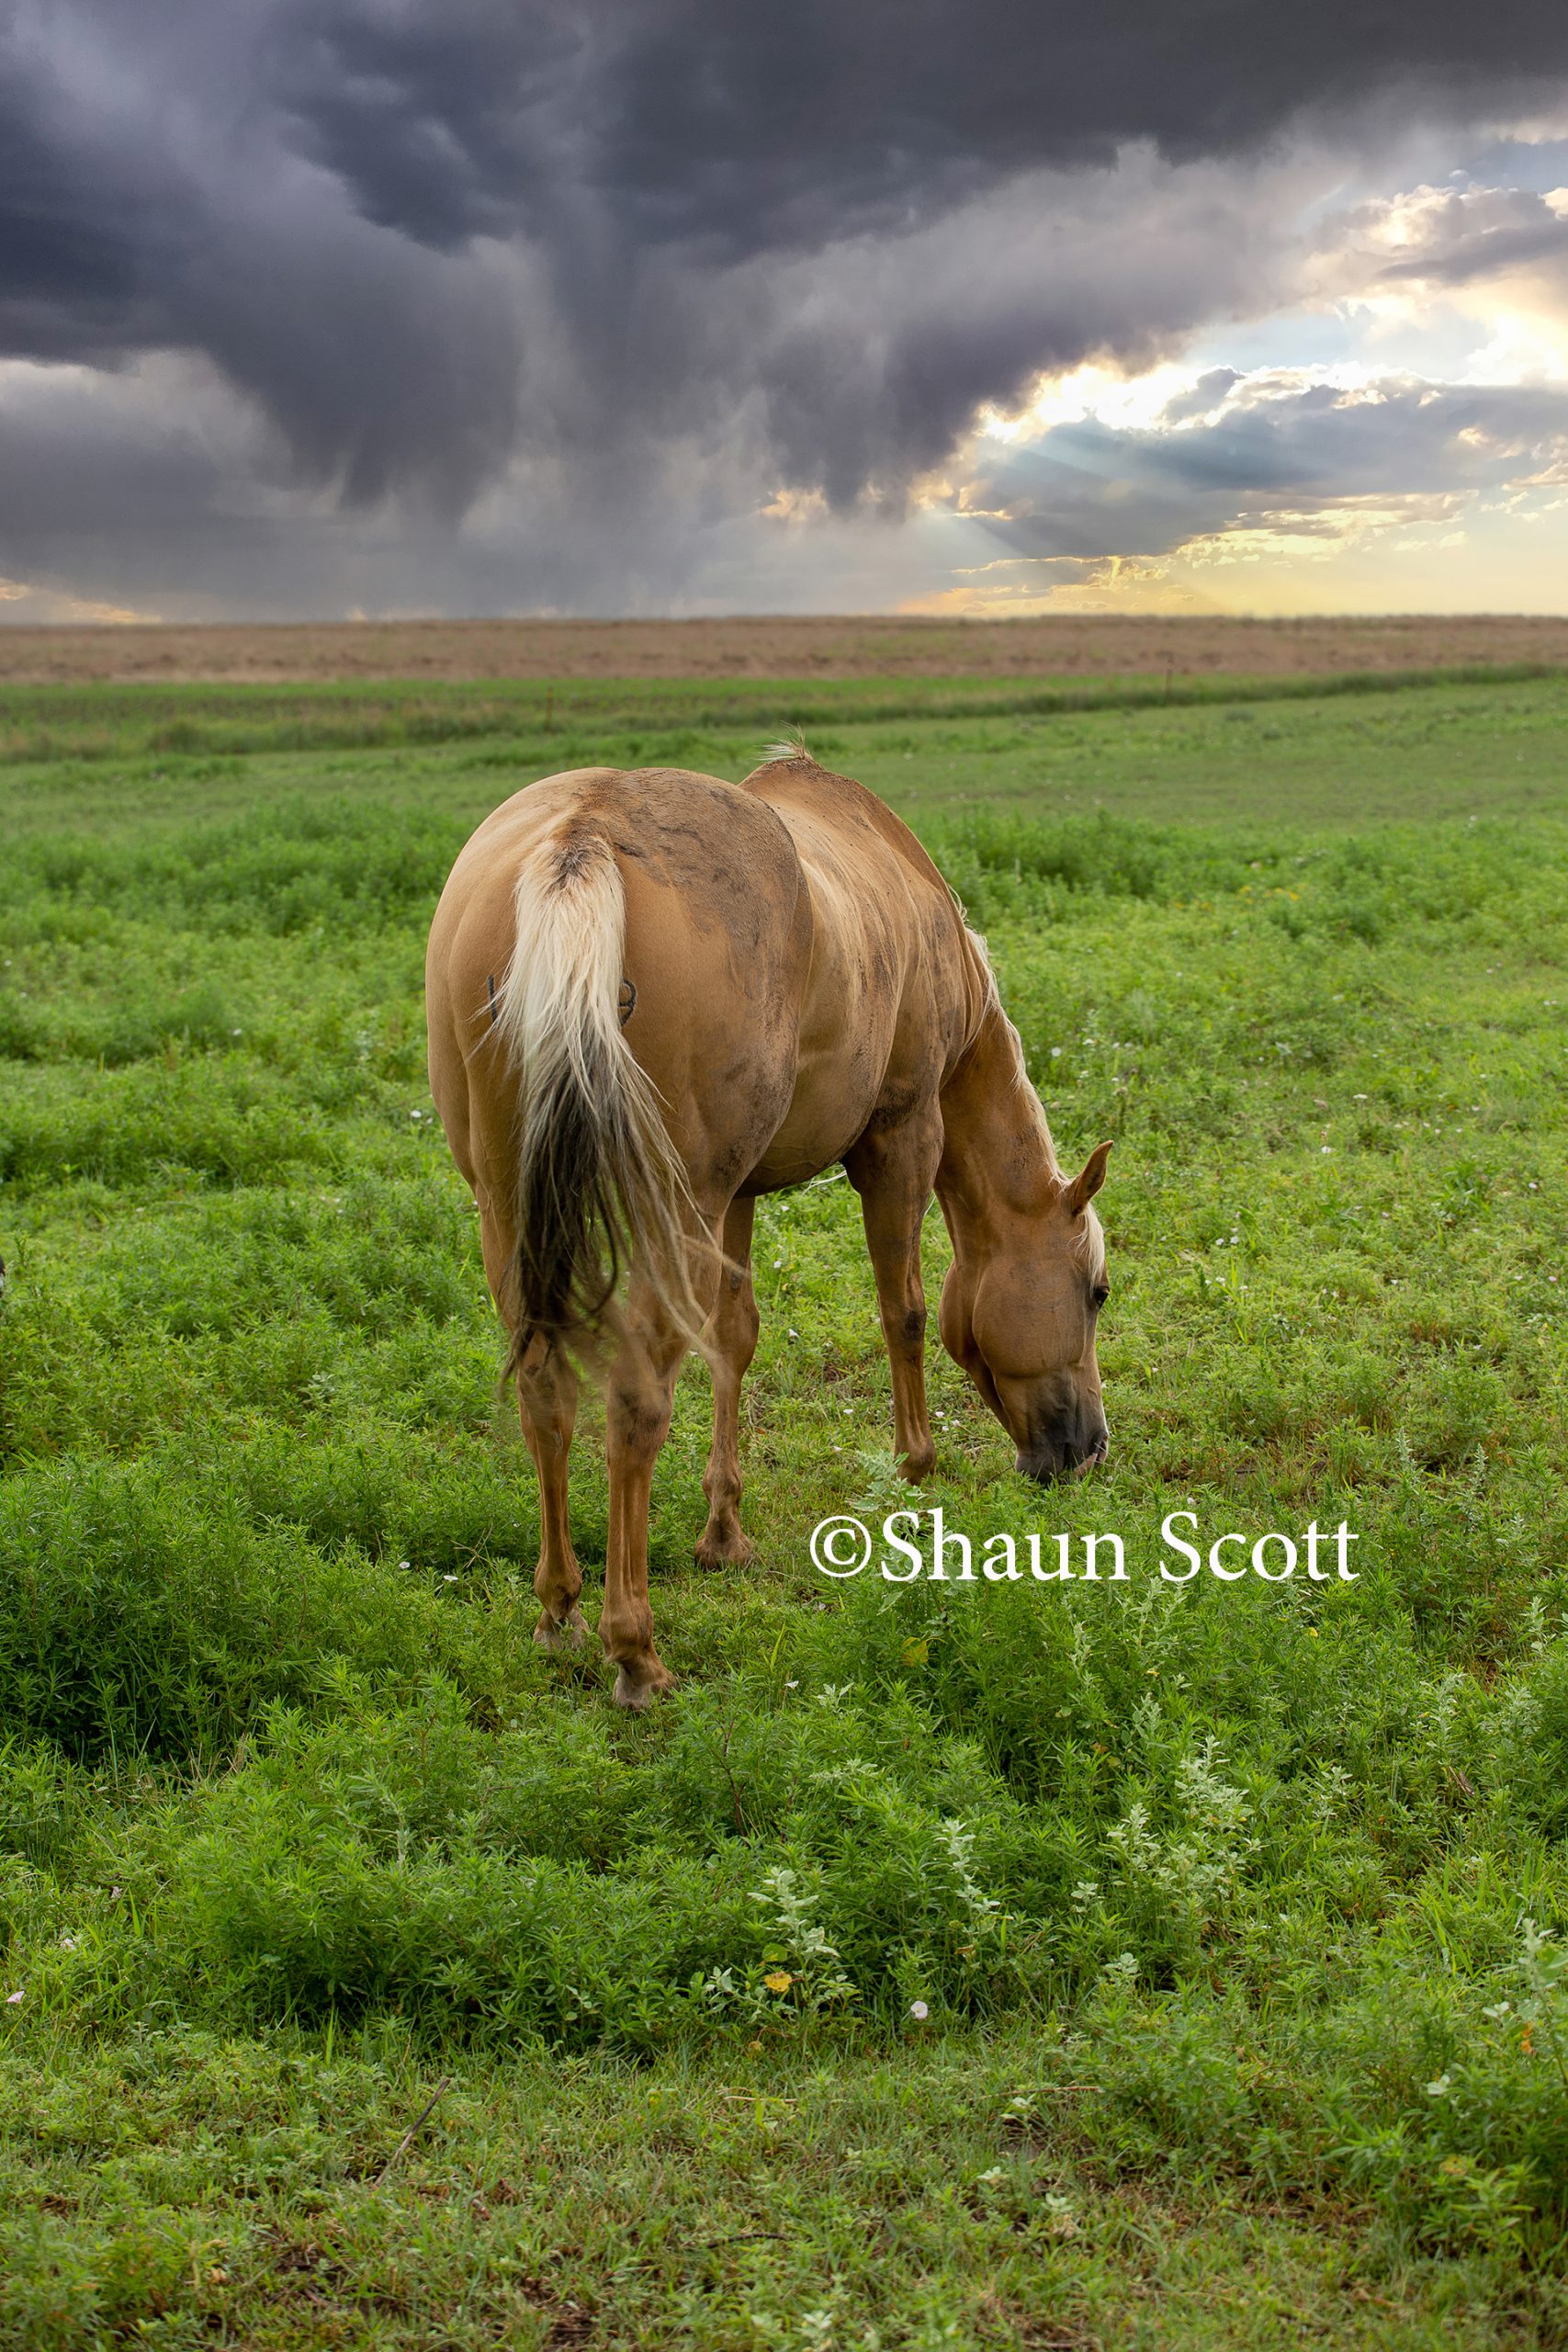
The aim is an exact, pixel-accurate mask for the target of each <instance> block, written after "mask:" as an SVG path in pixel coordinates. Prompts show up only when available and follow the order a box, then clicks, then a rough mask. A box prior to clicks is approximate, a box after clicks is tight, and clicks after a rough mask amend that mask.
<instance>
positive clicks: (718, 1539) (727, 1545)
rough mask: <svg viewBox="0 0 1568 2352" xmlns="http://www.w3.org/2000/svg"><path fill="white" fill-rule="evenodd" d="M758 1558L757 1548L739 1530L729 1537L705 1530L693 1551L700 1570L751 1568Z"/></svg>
mask: <svg viewBox="0 0 1568 2352" xmlns="http://www.w3.org/2000/svg"><path fill="white" fill-rule="evenodd" d="M756 1556H757V1546H756V1545H755V1544H753V1543H752V1541H751V1538H750V1536H749V1535H743V1534H742V1533H741V1532H740V1530H739V1528H737V1529H736V1530H735V1532H734V1533H733V1534H729V1535H713V1534H710V1533H708V1532H707V1531H706V1530H704V1532H703V1533H702V1534H701V1535H699V1536H698V1538H697V1540H696V1543H695V1544H694V1546H693V1549H692V1557H693V1559H694V1560H695V1562H696V1564H697V1566H698V1567H699V1568H749V1567H750V1565H751V1563H752V1561H753V1560H754V1559H755V1558H756Z"/></svg>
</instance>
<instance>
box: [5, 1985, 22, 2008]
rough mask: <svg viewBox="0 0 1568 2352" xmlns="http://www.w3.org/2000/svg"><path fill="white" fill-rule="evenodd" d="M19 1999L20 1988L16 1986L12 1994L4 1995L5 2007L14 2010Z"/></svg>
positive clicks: (20, 1994) (20, 1995)
mask: <svg viewBox="0 0 1568 2352" xmlns="http://www.w3.org/2000/svg"><path fill="white" fill-rule="evenodd" d="M21 1997H22V1988H21V1986H20V1985H17V1989H16V1991H15V1992H14V1993H7V1994H6V2007H7V2008H8V2009H14V2008H15V2007H16V2006H17V2002H18V2001H19V2000H20V1999H21Z"/></svg>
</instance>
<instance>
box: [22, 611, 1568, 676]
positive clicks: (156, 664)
mask: <svg viewBox="0 0 1568 2352" xmlns="http://www.w3.org/2000/svg"><path fill="white" fill-rule="evenodd" d="M1461 662H1550V663H1553V664H1563V665H1568V617H1564V618H1542V617H1537V616H1506V615H1484V614H1483V615H1476V616H1443V615H1422V614H1410V615H1396V616H1392V617H1388V618H1376V619H1302V620H1223V619H1209V618H1187V617H1182V618H1177V619H1161V618H1158V617H1153V616H1135V615H1134V616H1116V617H1110V616H1103V615H1098V614H1096V615H1088V614H1073V615H1066V614H1064V615H1062V616H1056V617H1053V618H1050V619H1038V620H1006V621H978V620H974V621H969V620H952V619H924V618H914V617H909V616H901V615H893V616H886V617H878V616H866V617H862V618H858V619H823V618H811V619H773V620H770V619H754V620H679V621H592V620H579V621H571V620H489V621H482V620H475V621H331V622H310V623H296V622H279V623H274V624H268V625H265V626H258V625H256V624H253V623H246V624H242V625H238V626H234V627H222V628H220V627H211V626H208V625H205V624H201V625H198V624H189V625H186V624H181V623H175V624H171V625H168V626H158V627H142V626H135V627H130V628H124V627H73V628H6V627H0V683H4V682H9V683H12V684H47V683H49V682H50V681H51V680H58V681H61V682H62V683H72V682H79V681H83V680H86V679H92V678H105V679H118V680H130V679H139V678H140V679H147V680H152V681H159V682H162V683H164V684H168V683H173V682H177V681H179V680H184V679H222V680H247V679H249V680H254V681H256V682H257V683H266V682H283V681H293V680H310V679H318V680H322V681H325V680H328V679H333V678H367V679H374V678H409V679H485V678H596V677H604V678H727V677H756V678H770V677H772V678H811V677H817V678H858V677H886V678H892V677H921V676H924V677H951V676H961V675H962V676H968V677H987V676H988V677H998V678H1002V677H1064V676H1066V677H1093V676H1102V675H1103V676H1114V675H1117V674H1122V675H1138V674H1148V673H1159V672H1161V671H1164V670H1167V669H1168V670H1171V671H1172V672H1174V673H1178V674H1181V673H1188V674H1192V673H1202V672H1206V671H1230V672H1236V673H1244V674H1251V675H1254V676H1257V675H1259V674H1279V673H1284V672H1325V673H1326V672H1331V671H1345V670H1383V669H1389V670H1406V669H1424V668H1427V667H1436V666H1443V665H1447V664H1450V663H1461Z"/></svg>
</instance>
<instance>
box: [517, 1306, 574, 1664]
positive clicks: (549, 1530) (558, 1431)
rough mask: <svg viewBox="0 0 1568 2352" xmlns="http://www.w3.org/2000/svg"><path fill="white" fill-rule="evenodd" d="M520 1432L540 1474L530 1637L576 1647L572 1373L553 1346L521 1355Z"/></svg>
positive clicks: (558, 1646)
mask: <svg viewBox="0 0 1568 2352" xmlns="http://www.w3.org/2000/svg"><path fill="white" fill-rule="evenodd" d="M517 1401H518V1404H519V1406H520V1408H521V1409H522V1415H523V1435H524V1437H525V1439H526V1441H527V1445H528V1451H529V1453H531V1454H532V1455H533V1457H534V1467H535V1469H536V1472H537V1473H538V1478H539V1565H538V1566H537V1567H536V1569H535V1571H534V1590H535V1592H536V1594H537V1596H538V1601H539V1622H538V1623H537V1625H536V1627H535V1629H534V1639H535V1640H536V1642H537V1643H539V1644H540V1645H541V1646H542V1647H543V1648H545V1649H551V1650H555V1649H581V1647H582V1645H583V1644H584V1643H585V1642H586V1641H587V1639H588V1628H587V1626H586V1625H585V1624H584V1623H583V1621H582V1612H581V1610H580V1609H579V1607H578V1605H577V1596H578V1594H579V1593H580V1592H581V1590H582V1571H581V1568H580V1567H579V1566H578V1565H577V1555H576V1553H575V1552H574V1551H573V1550H572V1548H571V1523H570V1505H569V1501H568V1482H567V1456H568V1454H569V1453H570V1450H571V1432H572V1430H573V1427H574V1426H575V1424H576V1420H577V1374H575V1373H574V1372H573V1371H572V1369H571V1366H570V1364H569V1363H567V1362H566V1360H565V1358H564V1357H563V1356H562V1355H561V1354H560V1351H558V1349H555V1348H551V1349H550V1350H549V1351H547V1352H545V1351H541V1361H539V1362H538V1363H532V1364H531V1363H529V1362H528V1361H527V1359H525V1361H524V1363H523V1365H522V1367H521V1368H520V1370H519V1372H518V1374H517Z"/></svg>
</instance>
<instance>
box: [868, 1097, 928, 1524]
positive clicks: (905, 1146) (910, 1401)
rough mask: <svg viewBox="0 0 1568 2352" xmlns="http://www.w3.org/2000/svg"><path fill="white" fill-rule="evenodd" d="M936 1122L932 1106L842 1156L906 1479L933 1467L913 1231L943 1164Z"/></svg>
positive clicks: (917, 1238)
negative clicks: (871, 1280) (856, 1202)
mask: <svg viewBox="0 0 1568 2352" xmlns="http://www.w3.org/2000/svg"><path fill="white" fill-rule="evenodd" d="M941 1159H942V1116H941V1114H940V1112H939V1111H937V1110H936V1108H935V1106H934V1105H933V1106H932V1108H931V1110H930V1111H929V1112H926V1113H918V1112H917V1113H915V1114H912V1115H911V1116H910V1117H909V1118H908V1119H904V1120H902V1121H900V1123H899V1125H897V1126H896V1127H891V1128H888V1129H886V1131H884V1132H880V1133H868V1134H866V1135H864V1136H862V1137H861V1139H860V1141H859V1142H858V1143H857V1144H856V1145H855V1146H854V1147H853V1148H852V1150H850V1151H849V1152H847V1153H846V1154H845V1156H844V1168H845V1170H846V1172H847V1174H848V1176H849V1180H850V1182H851V1183H852V1185H853V1186H854V1188H855V1190H856V1192H857V1193H859V1194H860V1203H861V1215H862V1217H863V1220H864V1223H865V1239H866V1247H867V1249H868V1250H869V1251H870V1253H871V1264H872V1271H873V1272H874V1274H875V1276H876V1296H877V1303H878V1305H879V1306H880V1307H881V1309H882V1333H883V1337H884V1339H885V1340H886V1342H887V1360H888V1363H889V1364H890V1365H891V1367H892V1372H893V1450H894V1453H896V1454H897V1456H898V1457H899V1459H900V1460H901V1461H902V1463H903V1466H904V1475H905V1476H906V1477H907V1478H924V1477H925V1476H928V1474H929V1473H930V1471H931V1467H932V1464H934V1463H935V1461H936V1448H935V1446H934V1445H933V1444H932V1442H931V1419H930V1416H929V1414H928V1412H927V1410H926V1370H925V1340H926V1294H925V1286H924V1284H923V1283H922V1282H921V1280H920V1230H921V1226H922V1224H923V1221H924V1218H925V1214H926V1210H927V1208H928V1207H929V1206H930V1204H931V1187H932V1186H933V1184H934V1183H935V1182H936V1171H937V1168H938V1165H939V1164H940V1162H941Z"/></svg>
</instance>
